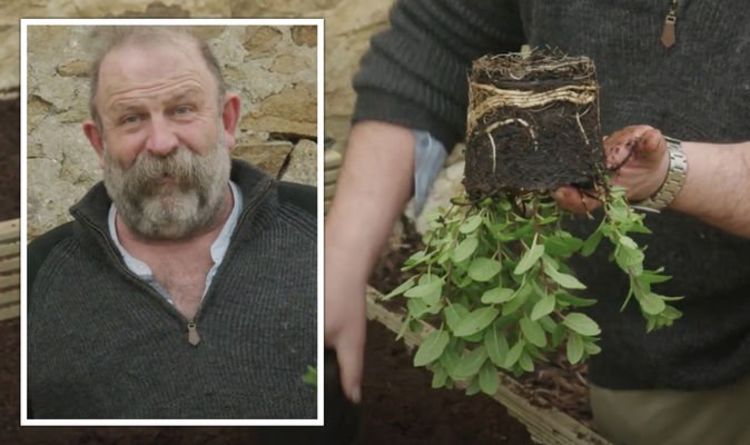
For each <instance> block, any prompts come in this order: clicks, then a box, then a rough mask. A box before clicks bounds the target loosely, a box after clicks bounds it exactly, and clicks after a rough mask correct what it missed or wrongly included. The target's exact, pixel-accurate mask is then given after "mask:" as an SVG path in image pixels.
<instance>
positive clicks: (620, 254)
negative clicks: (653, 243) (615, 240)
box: [615, 240, 644, 276]
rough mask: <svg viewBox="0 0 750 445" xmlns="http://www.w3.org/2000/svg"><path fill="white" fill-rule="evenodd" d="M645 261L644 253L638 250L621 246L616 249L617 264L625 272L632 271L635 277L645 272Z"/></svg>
mask: <svg viewBox="0 0 750 445" xmlns="http://www.w3.org/2000/svg"><path fill="white" fill-rule="evenodd" d="M631 241H632V240H631ZM643 259H644V255H643V252H642V251H641V250H639V249H638V248H635V249H632V248H630V247H627V246H625V245H619V246H617V248H616V249H615V262H617V265H618V266H620V268H621V269H623V270H628V269H630V270H631V271H632V272H633V275H636V276H637V275H640V274H641V273H642V272H643Z"/></svg>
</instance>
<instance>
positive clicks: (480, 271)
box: [469, 258, 501, 282]
mask: <svg viewBox="0 0 750 445" xmlns="http://www.w3.org/2000/svg"><path fill="white" fill-rule="evenodd" d="M500 269H501V265H500V262H499V261H495V260H492V259H489V258H474V259H473V260H472V261H471V264H470V265H469V276H470V277H471V278H472V279H473V280H474V281H482V282H484V281H490V280H491V279H492V277H494V276H495V275H497V274H498V272H500Z"/></svg>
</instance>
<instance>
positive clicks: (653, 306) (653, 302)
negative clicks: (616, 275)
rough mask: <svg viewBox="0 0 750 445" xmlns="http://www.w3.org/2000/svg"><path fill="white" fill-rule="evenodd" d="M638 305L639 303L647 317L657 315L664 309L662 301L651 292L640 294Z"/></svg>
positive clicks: (664, 305)
mask: <svg viewBox="0 0 750 445" xmlns="http://www.w3.org/2000/svg"><path fill="white" fill-rule="evenodd" d="M636 295H637V294H636ZM638 303H640V305H641V309H642V310H643V312H645V313H647V314H649V315H658V314H660V313H661V312H662V311H663V310H664V308H665V307H666V304H665V303H664V300H662V299H661V298H659V296H657V295H656V294H653V293H651V292H646V293H644V294H642V295H641V296H640V298H638Z"/></svg>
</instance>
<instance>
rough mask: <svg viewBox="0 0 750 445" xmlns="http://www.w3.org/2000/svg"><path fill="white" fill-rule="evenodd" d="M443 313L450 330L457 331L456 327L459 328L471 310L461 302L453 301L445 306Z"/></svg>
mask: <svg viewBox="0 0 750 445" xmlns="http://www.w3.org/2000/svg"><path fill="white" fill-rule="evenodd" d="M443 314H444V315H445V322H446V323H447V324H448V327H449V328H450V330H451V331H453V332H456V328H458V325H459V323H461V320H463V319H464V317H466V316H467V315H469V310H468V309H466V307H465V306H464V305H462V304H461V303H452V304H450V305H448V306H447V307H446V308H445V310H444V311H443Z"/></svg>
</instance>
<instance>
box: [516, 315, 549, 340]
mask: <svg viewBox="0 0 750 445" xmlns="http://www.w3.org/2000/svg"><path fill="white" fill-rule="evenodd" d="M520 325H521V332H523V336H524V337H525V338H526V340H528V341H529V343H531V344H532V345H535V346H539V347H540V348H543V347H544V346H545V345H546V344H547V335H546V334H545V333H544V329H542V327H541V326H540V325H539V323H536V322H533V321H531V320H529V319H528V318H526V317H524V318H522V319H521V321H520Z"/></svg>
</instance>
